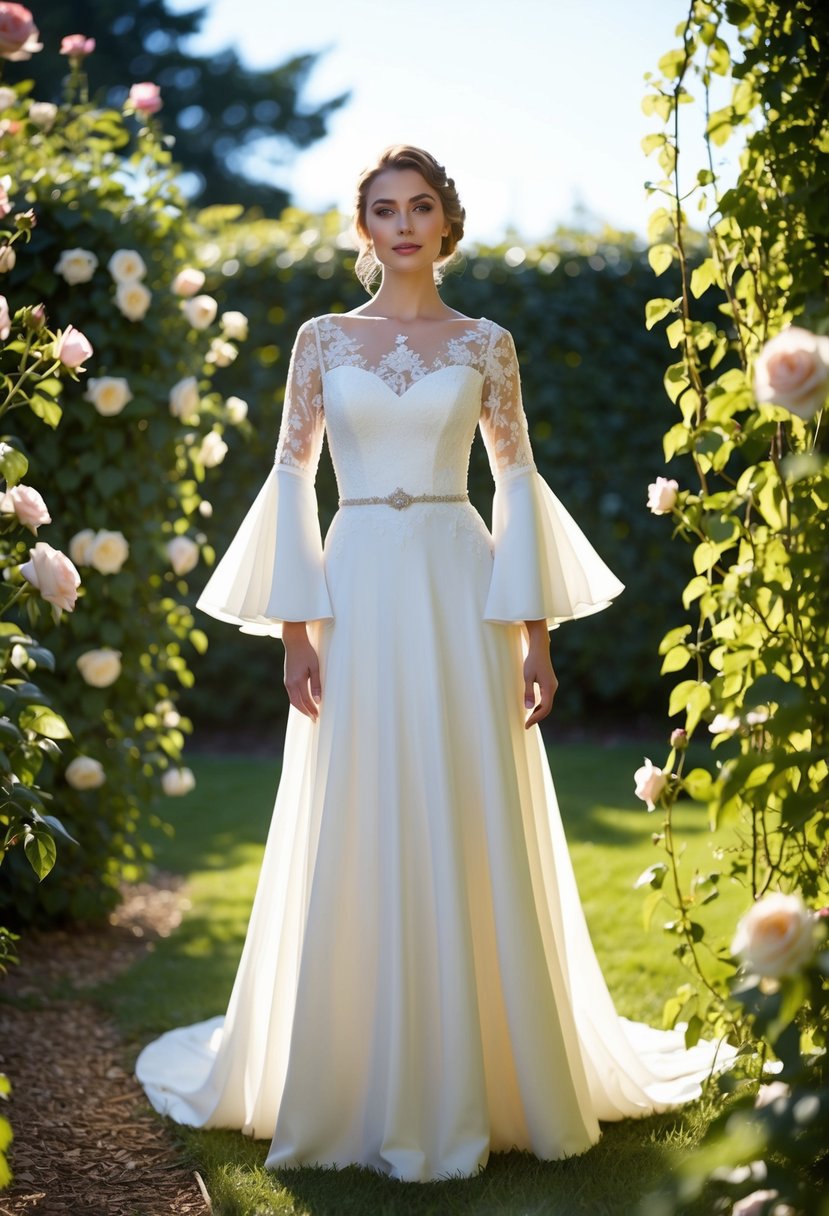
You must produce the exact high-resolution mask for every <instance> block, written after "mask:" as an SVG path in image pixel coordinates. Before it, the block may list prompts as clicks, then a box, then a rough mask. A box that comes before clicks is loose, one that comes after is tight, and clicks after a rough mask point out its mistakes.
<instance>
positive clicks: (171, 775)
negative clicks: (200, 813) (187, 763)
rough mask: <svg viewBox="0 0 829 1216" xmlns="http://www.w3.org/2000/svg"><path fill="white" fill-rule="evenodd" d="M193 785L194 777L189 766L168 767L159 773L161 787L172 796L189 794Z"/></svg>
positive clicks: (194, 782) (194, 783)
mask: <svg viewBox="0 0 829 1216" xmlns="http://www.w3.org/2000/svg"><path fill="white" fill-rule="evenodd" d="M195 785H196V778H195V777H194V776H193V773H192V770H191V769H189V768H168V769H165V770H164V772H163V773H162V774H161V788H162V789H163V790H164V793H165V794H168V795H169V796H170V797H173V798H177V797H180V796H181V795H182V794H189V793H190V791H191V790H192V789H194V788H195Z"/></svg>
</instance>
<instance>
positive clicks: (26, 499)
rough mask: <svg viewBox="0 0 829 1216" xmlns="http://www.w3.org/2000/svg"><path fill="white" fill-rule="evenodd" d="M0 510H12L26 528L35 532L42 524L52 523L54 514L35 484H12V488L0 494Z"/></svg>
mask: <svg viewBox="0 0 829 1216" xmlns="http://www.w3.org/2000/svg"><path fill="white" fill-rule="evenodd" d="M0 511H6V512H11V513H13V514H14V515H16V516H17V518H18V519H19V520H20V522H21V523H22V524H23V526H24V528H28V529H29V531H30V532H34V534H35V536H37V530H38V528H39V527H40V525H41V524H50V523H51V522H52V516H51V515H50V514H49V508H48V507H47V506H46V503H45V502H44V501H43V498H42V497H41V495H40V493H39V492H38V491H37V490H36V489H34V487H33V486H22V485H17V486H12V488H11V489H10V490H6V492H5V493H4V494H2V495H0Z"/></svg>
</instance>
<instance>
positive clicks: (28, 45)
mask: <svg viewBox="0 0 829 1216" xmlns="http://www.w3.org/2000/svg"><path fill="white" fill-rule="evenodd" d="M38 37H39V31H38V28H37V26H36V25H35V23H34V19H33V17H32V14H31V13H30V12H29V10H28V9H27V8H24V7H23V5H22V4H9V3H2V4H0V58H2V59H11V60H22V59H31V57H32V55H34V54H35V52H36V51H42V50H43V43H42V42H38Z"/></svg>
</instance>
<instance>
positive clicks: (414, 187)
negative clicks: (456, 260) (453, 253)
mask: <svg viewBox="0 0 829 1216" xmlns="http://www.w3.org/2000/svg"><path fill="white" fill-rule="evenodd" d="M366 229H367V230H368V235H369V236H370V237H371V240H372V242H373V244H374V252H375V255H376V257H377V259H378V261H379V262H382V264H383V265H384V266H387V267H388V268H389V269H390V270H402V271H406V270H409V269H412V270H415V269H422V268H423V267H425V266H428V267H430V268H431V266H432V264H433V262H434V261H435V259H436V258H438V257H439V256H440V246H441V240H442V238H443V237H444V236H445V235H446V234H447V233H448V231H449V225H448V224H447V223H446V220H445V218H444V214H443V204H442V203H441V201H440V196H439V195H438V193H437V191H436V190H434V189H432V187H431V186H430V185H429V184H428V182H427V181H426V179H425V178H424V177H423V176H422V175H421V174H420V173H418V171H417V170H416V169H384V170H383V171H382V173H378V174H377V176H376V177H375V178H374V180H373V181H372V183H371V185H370V186H369V188H368V194H367V197H366Z"/></svg>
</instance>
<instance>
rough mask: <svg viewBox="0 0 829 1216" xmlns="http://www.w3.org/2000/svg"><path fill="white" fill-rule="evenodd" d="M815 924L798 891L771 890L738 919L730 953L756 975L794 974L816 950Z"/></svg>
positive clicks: (777, 975) (771, 977) (776, 976)
mask: <svg viewBox="0 0 829 1216" xmlns="http://www.w3.org/2000/svg"><path fill="white" fill-rule="evenodd" d="M816 924H817V921H816V919H815V916H814V913H813V912H812V911H811V909H809V908H808V907H807V906H806V904H805V903H804V902H803V899H802V898H801V896H800V895H799V894H798V893H797V892H794V893H792V894H791V895H787V894H785V893H784V892H782V891H771V892H769V893H768V894H767V895H764V896H763V897H762V899H758V900H757V901H756V902H755V903H753V904H752V905H751V907H750V908H749V910H748V912H746V914H745V916H743V917H741V918H740V920H739V921H738V922H737V928H736V931H735V933H734V940H733V941H732V943H731V953H732V954H734V955H737V956H738V957H739V959H740V961H741V962H743V963H745V965H746V967H748V969H749V970H750V971H751V972H752V973H753V974H755V975H765V976H768V977H769V978H770V979H779V978H780V976H781V975H794V974H796V973H797V972H798V971H800V969H801V968H802V967H804V966H805V965H806V963H808V962H809V961H810V960H811V958H812V955H813V954H814V952H815V945H816V939H815V925H816Z"/></svg>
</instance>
